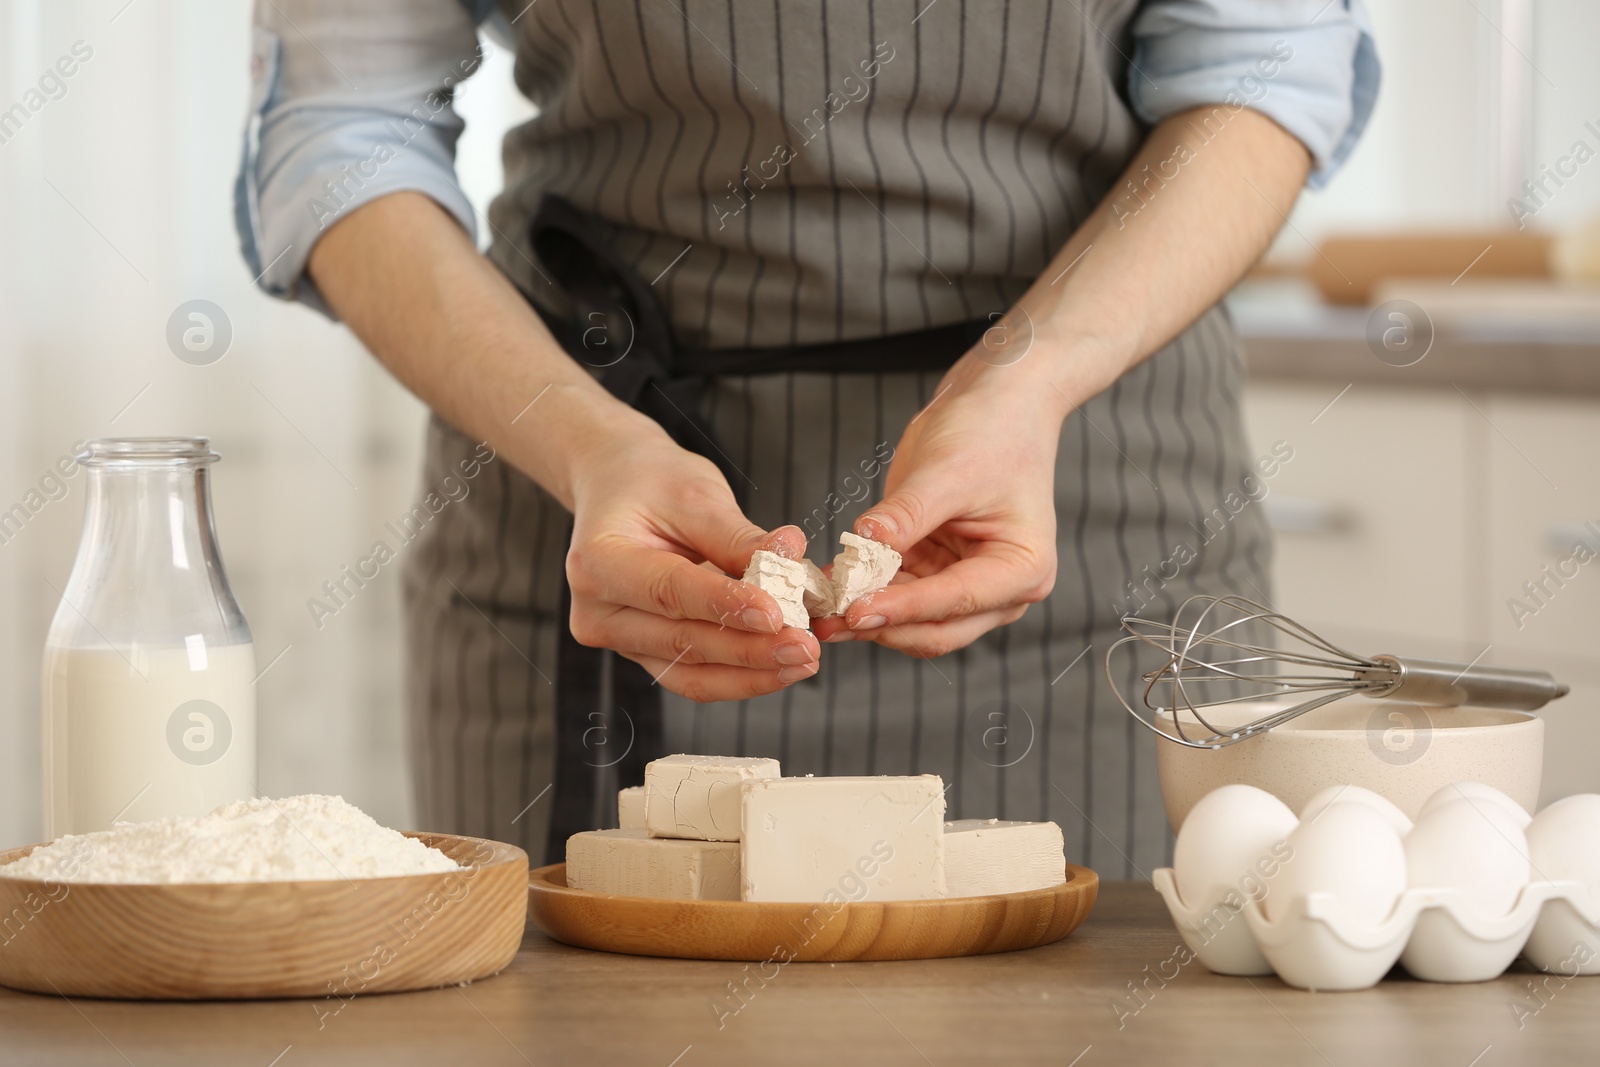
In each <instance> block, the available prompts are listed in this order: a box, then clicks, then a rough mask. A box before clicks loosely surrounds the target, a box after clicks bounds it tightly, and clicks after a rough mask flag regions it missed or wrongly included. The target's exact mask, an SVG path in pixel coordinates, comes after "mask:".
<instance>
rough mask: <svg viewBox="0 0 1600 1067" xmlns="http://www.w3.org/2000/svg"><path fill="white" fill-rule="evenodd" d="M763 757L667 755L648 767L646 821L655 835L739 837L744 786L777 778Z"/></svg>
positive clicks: (715, 838) (774, 762) (774, 767)
mask: <svg viewBox="0 0 1600 1067" xmlns="http://www.w3.org/2000/svg"><path fill="white" fill-rule="evenodd" d="M780 773H782V772H781V771H780V770H779V769H778V761H777V760H775V759H766V758H763V757H759V756H685V755H677V756H663V757H662V758H661V759H658V760H651V761H650V763H648V764H647V765H646V766H645V769H644V825H645V829H647V830H649V831H650V834H651V836H652V837H681V838H687V839H690V840H695V841H737V840H739V786H740V783H742V782H747V781H751V780H752V779H757V778H776V777H777V776H778V775H779V774H780Z"/></svg>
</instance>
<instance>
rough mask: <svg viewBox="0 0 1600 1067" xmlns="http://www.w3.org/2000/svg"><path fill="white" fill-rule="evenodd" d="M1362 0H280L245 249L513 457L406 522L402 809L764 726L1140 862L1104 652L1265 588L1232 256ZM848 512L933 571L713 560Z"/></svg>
mask: <svg viewBox="0 0 1600 1067" xmlns="http://www.w3.org/2000/svg"><path fill="white" fill-rule="evenodd" d="M480 22H482V23H484V24H485V25H486V27H487V29H488V31H489V33H490V37H491V40H494V41H499V42H501V44H500V46H501V47H509V48H514V49H515V50H516V56H517V65H516V71H517V82H518V86H519V88H520V89H521V90H522V91H523V92H524V93H526V94H527V95H528V96H529V98H530V99H532V100H533V101H534V102H535V103H536V104H537V105H538V106H539V109H540V111H539V115H538V117H537V118H535V119H533V120H532V121H530V122H528V123H527V124H525V125H523V126H521V127H519V128H518V129H516V130H513V131H512V132H511V133H510V134H509V135H508V136H507V138H506V144H505V161H506V171H507V181H506V189H505V192H504V193H503V194H502V195H501V196H500V197H499V198H498V199H497V200H496V201H495V204H494V206H493V208H492V210H491V212H490V215H489V218H488V219H487V220H483V221H486V223H487V225H488V226H489V227H491V231H492V233H493V239H492V243H491V246H490V250H489V253H488V255H487V257H483V256H480V255H479V254H478V253H477V252H476V251H475V249H474V246H473V241H472V236H471V235H472V234H473V233H474V232H475V229H476V226H477V224H478V222H479V220H477V219H475V218H474V217H473V212H472V209H471V208H470V206H469V205H468V203H467V201H466V199H465V197H464V196H463V195H462V194H461V192H460V190H459V189H458V188H457V187H456V185H455V183H454V180H453V174H452V170H451V160H452V153H453V146H454V142H455V138H456V136H457V135H458V133H459V131H460V128H461V126H460V122H459V120H458V119H457V118H456V117H455V115H454V113H453V112H452V110H451V109H450V106H449V103H450V99H449V92H450V89H451V88H452V87H453V86H454V85H455V84H457V83H458V82H459V81H460V80H461V79H462V78H464V77H467V76H469V75H471V73H472V72H473V71H474V70H475V69H476V67H477V65H478V63H479V61H480V59H481V56H482V54H483V52H482V49H483V48H485V47H489V46H488V45H482V46H481V45H479V43H478V41H477V39H476V36H475V33H474V29H475V26H476V25H477V24H478V23H480ZM1364 26H1365V17H1364V13H1363V12H1362V10H1361V8H1360V4H1359V2H1358V0H1332V2H1329V3H1326V4H1325V5H1324V4H1322V3H1320V2H1309V3H1303V4H1302V3H1289V2H1284V3H1275V4H1259V3H1252V2H1247V0H1236V2H1228V0H1211V2H1204V0H1150V2H1147V3H1142V4H1141V3H1136V2H1134V0H1107V2H1103V3H1100V4H1098V5H1080V4H1078V3H1076V2H1073V0H1068V2H1066V3H1038V4H1014V3H1006V2H1003V0H999V2H982V0H934V2H933V3H927V2H926V0H872V2H869V3H853V4H846V3H840V2H837V0H834V2H829V0H810V2H790V0H783V2H776V0H775V2H773V3H770V4H746V3H741V4H734V3H732V2H727V0H719V2H710V0H696V2H693V3H687V4H686V3H681V2H678V3H675V2H673V0H660V2H657V0H600V2H597V3H592V4H583V3H578V2H577V0H540V2H539V3H537V4H527V5H526V6H524V4H523V0H511V2H508V3H506V4H505V5H504V6H503V7H500V8H496V7H495V5H494V4H492V3H467V2H464V0H406V2H404V3H400V4H396V3H383V4H378V3H376V2H374V0H343V2H339V3H326V2H323V3H313V2H312V0H275V2H273V3H267V4H262V5H261V6H260V8H259V10H258V12H257V27H258V28H257V33H256V41H255V60H256V68H255V91H256V99H255V111H256V120H255V121H253V122H252V124H251V129H250V131H249V134H248V136H247V144H246V155H245V160H244V166H243V169H242V174H241V182H240V197H239V204H240V225H241V232H242V234H243V237H244V243H245V249H246V256H247V258H248V259H249V260H250V263H251V265H252V269H254V270H256V271H259V272H261V275H262V285H263V286H264V287H265V288H266V289H267V290H268V291H269V292H272V293H275V294H278V295H283V296H292V297H297V298H299V299H302V300H305V301H307V302H308V303H311V304H313V306H318V307H321V308H323V309H324V310H329V311H331V312H333V313H335V314H337V315H338V316H339V317H340V318H342V319H343V320H344V321H345V322H347V323H348V324H349V325H350V326H351V328H352V329H354V330H355V331H356V333H357V334H358V335H359V336H360V337H361V338H362V340H363V341H364V342H365V343H366V344H367V346H368V347H369V348H370V349H371V350H372V352H373V353H374V354H375V355H376V356H377V357H378V358H379V359H380V360H381V361H383V363H384V364H385V365H386V366H387V367H388V368H389V369H390V370H391V371H393V372H394V373H395V374H396V376H397V377H399V378H400V380H401V381H403V382H404V383H405V384H406V385H407V386H409V387H410V388H411V389H412V390H413V391H415V392H416V393H417V395H418V396H420V397H422V398H423V399H424V400H425V401H426V402H427V403H428V404H429V405H430V406H431V407H432V408H433V410H434V411H435V412H436V417H435V418H434V420H433V423H432V426H431V428H430V431H429V438H428V446H427V447H428V460H427V472H426V474H425V480H426V482H427V483H428V484H430V485H433V484H437V483H438V481H439V480H440V479H441V478H443V477H444V476H445V475H446V474H449V473H451V472H453V471H455V470H458V469H460V465H461V464H462V463H466V462H471V461H472V460H473V459H474V458H475V457H477V458H481V457H482V456H483V455H485V454H488V452H490V451H492V453H493V454H494V455H495V456H496V459H495V460H494V461H493V462H490V463H489V464H488V465H487V467H486V474H487V476H485V475H480V476H479V478H478V479H477V481H476V483H475V487H474V491H473V492H472V494H471V495H470V496H469V497H467V498H466V500H464V501H463V502H462V503H461V504H460V505H457V506H453V507H452V508H449V509H446V510H445V511H444V512H442V513H441V514H440V516H439V517H438V518H437V519H435V520H433V521H432V522H431V523H430V524H429V525H428V526H427V527H426V529H425V530H424V532H423V534H422V536H421V537H420V538H419V540H418V541H417V542H416V544H415V545H413V546H412V550H411V553H410V556H409V559H408V564H407V565H408V572H407V573H408V577H407V612H408V634H409V640H410V645H409V663H410V671H411V677H410V679H409V694H410V715H411V722H412V740H413V757H414V761H415V768H416V778H417V785H418V791H419V794H420V795H419V803H420V806H421V816H422V822H423V823H424V824H426V825H429V826H435V827H439V828H441V829H451V830H457V831H462V832H467V833H473V834H481V835H485V836H490V837H497V838H512V839H517V840H520V841H522V842H523V843H524V844H525V845H526V846H527V847H528V848H529V850H530V852H532V853H534V854H535V855H540V854H549V855H552V856H559V854H560V848H561V844H562V842H563V840H564V835H565V834H566V833H567V832H570V831H571V830H574V829H579V828H584V827H589V826H594V825H601V824H603V823H604V822H605V820H607V819H608V818H610V817H612V816H611V810H610V807H609V805H608V801H607V797H608V796H610V795H611V790H613V789H614V788H615V787H616V786H617V785H618V784H628V783H629V781H630V780H632V779H636V777H637V774H638V773H639V768H640V767H641V766H642V761H643V760H644V759H648V758H650V757H652V756H653V755H656V754H659V753H660V752H665V751H685V750H687V751H703V752H716V753H726V754H736V753H749V754H762V755H772V756H777V757H779V758H780V759H782V760H783V762H784V768H785V772H786V773H791V774H800V773H808V772H814V773H819V774H824V773H826V774H851V773H859V774H867V773H909V772H936V773H939V774H941V775H943V776H944V778H945V780H946V782H947V784H948V785H949V787H950V788H949V793H948V799H949V810H950V811H951V813H952V815H951V817H953V818H954V817H989V816H1002V817H1006V818H1021V819H1039V818H1050V819H1054V820H1056V821H1058V822H1060V823H1061V824H1062V826H1063V828H1064V830H1065V832H1066V835H1067V841H1068V842H1069V844H1068V849H1069V853H1070V854H1071V856H1072V858H1073V859H1074V860H1075V861H1079V862H1087V863H1089V864H1090V865H1092V866H1094V867H1096V868H1097V869H1099V870H1100V871H1101V872H1102V873H1103V874H1105V875H1107V876H1110V877H1118V876H1128V875H1131V874H1132V873H1134V872H1136V871H1138V872H1145V871H1148V870H1149V869H1150V867H1151V866H1152V865H1154V864H1157V863H1160V862H1161V861H1162V859H1163V858H1164V856H1165V853H1166V850H1167V846H1168V837H1167V831H1166V826H1165V821H1164V818H1163V816H1162V813H1161V806H1160V803H1159V795H1158V790H1157V786H1156V781H1155V770H1154V758H1153V757H1154V750H1153V745H1152V742H1151V741H1150V740H1149V739H1148V738H1146V737H1145V736H1143V735H1142V734H1140V733H1139V732H1138V731H1137V730H1136V728H1135V724H1133V723H1132V721H1131V720H1130V719H1129V718H1128V717H1127V716H1126V714H1125V713H1124V712H1123V711H1122V709H1121V708H1120V707H1119V706H1118V705H1117V704H1116V702H1115V700H1114V698H1112V696H1111V695H1110V693H1109V691H1108V686H1107V683H1106V679H1105V677H1104V675H1103V674H1102V673H1101V657H1102V656H1103V654H1104V651H1105V649H1106V648H1107V646H1108V644H1109V643H1110V641H1112V640H1114V638H1115V636H1116V633H1117V630H1118V620H1119V618H1120V616H1121V615H1123V614H1124V613H1127V612H1129V611H1132V610H1134V609H1139V610H1141V611H1144V612H1147V613H1154V614H1162V613H1168V612H1170V611H1171V610H1172V609H1173V607H1174V606H1175V604H1176V603H1177V602H1178V601H1180V600H1181V599H1182V598H1183V597H1184V596H1186V595H1189V594H1190V593H1192V592H1195V591H1212V592H1215V591H1229V592H1241V593H1245V594H1247V595H1256V596H1258V597H1265V596H1267V595H1268V592H1267V585H1268V579H1267V567H1268V563H1269V551H1270V550H1269V542H1268V537H1267V532H1266V529H1265V526H1264V522H1263V519H1262V516H1261V513H1260V509H1259V508H1254V509H1252V508H1248V507H1246V508H1241V509H1235V508H1233V507H1232V506H1231V505H1230V506H1227V507H1224V506H1223V502H1224V501H1225V500H1238V499H1241V497H1240V493H1244V494H1246V496H1247V497H1248V498H1254V497H1255V496H1256V495H1258V494H1257V492H1253V491H1252V486H1255V485H1257V484H1258V483H1257V479H1258V478H1259V477H1261V476H1263V475H1265V473H1266V472H1267V470H1268V466H1269V465H1271V464H1273V463H1274V462H1279V463H1281V462H1282V461H1283V459H1284V449H1292V446H1290V445H1284V446H1280V450H1279V454H1278V455H1277V456H1276V457H1274V456H1273V455H1272V453H1271V451H1270V449H1267V448H1264V449H1262V452H1263V453H1264V454H1263V455H1262V456H1259V457H1258V456H1257V454H1256V453H1255V452H1253V451H1252V450H1251V449H1250V447H1248V446H1247V444H1246V442H1245V440H1244V435H1243V433H1242V430H1241V425H1240V418H1239V408H1238V397H1239V389H1240V382H1241V376H1242V375H1241V365H1240V359H1239V351H1238V342H1237V339H1236V337H1235V335H1234V332H1233V329H1232V326H1231V324H1230V322H1229V319H1228V316H1227V314H1226V312H1225V311H1224V310H1222V308H1221V307H1220V306H1219V305H1218V304H1217V301H1218V300H1219V299H1220V298H1221V297H1222V295H1223V294H1224V293H1225V292H1226V291H1227V289H1228V288H1229V287H1230V286H1231V285H1232V284H1233V283H1234V282H1235V281H1236V280H1237V279H1238V278H1239V276H1240V275H1241V274H1242V273H1243V272H1244V271H1245V270H1246V269H1247V268H1248V267H1249V265H1250V264H1251V263H1252V262H1253V261H1254V260H1255V259H1256V258H1257V257H1258V256H1259V255H1260V254H1261V253H1262V252H1263V250H1264V249H1265V248H1266V247H1267V245H1268V243H1269V242H1270V240H1271V239H1272V237H1273V235H1274V234H1275V233H1276V232H1277V230H1278V229H1279V227H1280V226H1281V225H1282V223H1283V221H1284V219H1285V216H1286V215H1287V212H1288V211H1289V210H1290V208H1291V206H1292V205H1293V202H1294V200H1295V197H1296V196H1297V194H1298V192H1299V190H1300V188H1301V186H1302V185H1303V184H1304V183H1305V182H1306V180H1307V176H1308V174H1309V175H1310V176H1311V180H1312V181H1313V183H1316V182H1320V181H1322V180H1325V179H1326V177H1327V176H1328V175H1329V174H1330V173H1331V172H1332V171H1333V170H1334V169H1335V168H1336V167H1337V166H1338V165H1339V163H1340V162H1342V160H1343V159H1344V158H1345V157H1346V156H1347V155H1348V153H1349V151H1350V150H1351V148H1352V146H1353V144H1354V142H1355V140H1356V138H1357V136H1358V134H1359V132H1360V130H1361V128H1362V127H1363V125H1364V124H1365V121H1366V118H1367V116H1368V114H1369V113H1370V109H1371V105H1372V101H1373V97H1374V94H1375V92H1376V84H1377V62H1376V58H1375V54H1374V52H1373V48H1372V43H1371V39H1370V35H1369V34H1368V33H1367V31H1366V30H1365V29H1364ZM274 257H277V258H274ZM563 346H564V348H563ZM1287 454H1288V455H1292V451H1289V452H1288V453H1287ZM1272 469H1276V468H1275V466H1274V467H1273V468H1272ZM851 530H853V531H855V532H857V533H860V534H862V535H864V536H868V537H872V538H874V539H876V540H880V541H883V542H885V543H887V544H889V545H891V546H892V547H894V548H895V549H897V550H899V551H900V552H902V553H903V554H904V555H905V560H906V565H905V574H906V577H905V578H904V579H902V580H900V581H898V582H897V583H896V584H895V585H893V586H892V587H890V588H889V589H887V590H885V591H883V592H882V593H880V594H878V595H876V596H874V597H871V598H869V599H867V600H866V601H864V602H863V603H861V604H858V605H856V606H853V607H852V608H851V610H850V611H849V612H848V613H847V614H846V615H845V616H843V617H841V618H834V619H824V620H817V621H815V623H814V631H815V633H814V634H812V633H808V632H806V631H805V630H800V629H796V628H781V616H780V615H779V613H778V610H777V605H776V604H775V603H774V602H772V600H771V598H770V597H768V596H766V595H765V594H763V593H761V592H759V591H757V590H754V589H753V588H751V587H749V586H745V585H742V584H741V583H738V582H736V581H734V580H733V579H732V578H730V577H729V575H735V576H736V575H738V574H740V573H741V572H742V571H743V569H744V567H745V565H746V563H747V562H748V560H749V558H750V555H751V553H752V552H753V551H754V550H755V549H756V548H758V547H771V548H776V549H778V550H780V551H783V552H785V553H788V554H791V555H799V554H801V553H808V554H809V555H810V556H811V557H812V558H813V559H815V560H816V561H818V562H820V563H826V562H827V561H828V560H829V559H831V557H832V555H833V553H834V552H835V551H836V550H837V546H838V535H839V533H840V532H842V531H851ZM564 579H565V580H564ZM823 645H826V646H827V647H826V648H824V647H823ZM1129 681H1131V678H1130V679H1129ZM1124 684H1127V682H1126V681H1125V683H1124ZM663 691H665V692H664V693H663ZM663 696H664V700H663V699H662V698H663ZM685 698H687V699H685ZM663 705H664V707H663ZM558 708H559V714H558V710H557V709H558ZM657 708H661V709H662V710H661V711H659V712H657V710H656V709H657Z"/></svg>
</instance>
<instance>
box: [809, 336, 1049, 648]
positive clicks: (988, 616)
mask: <svg viewBox="0 0 1600 1067" xmlns="http://www.w3.org/2000/svg"><path fill="white" fill-rule="evenodd" d="M999 351H1002V349H998V348H996V347H995V346H994V345H993V343H992V342H991V345H990V346H989V347H985V346H983V345H980V346H978V347H977V348H974V349H973V350H972V351H971V352H969V353H968V354H967V355H966V356H965V357H963V359H962V360H961V361H960V362H958V363H957V364H956V365H955V366H954V367H952V368H951V369H950V371H949V373H947V374H946V375H945V377H944V379H943V380H942V381H941V382H940V384H939V389H938V391H937V392H935V394H934V399H933V401H932V402H931V403H930V404H929V405H928V406H927V407H926V408H924V409H923V410H922V411H921V412H920V413H919V414H918V415H917V416H916V417H915V418H913V419H912V420H911V422H910V424H909V425H908V426H907V427H906V430H905V434H904V435H903V436H902V437H901V439H900V444H899V447H898V448H897V450H896V451H895V457H894V461H893V462H892V463H891V464H890V467H889V474H888V478H887V480H886V482H885V496H884V499H883V501H882V502H881V503H879V504H878V505H876V506H875V507H873V508H872V509H871V510H870V511H868V512H867V513H866V514H864V515H863V516H861V518H859V519H858V520H856V524H855V532H856V533H858V534H860V535H861V536H863V537H870V538H872V539H873V540H875V541H881V542H883V543H885V544H887V545H889V546H890V547H892V548H894V549H896V550H897V551H899V552H900V554H901V555H902V556H903V557H904V558H905V559H904V563H903V564H902V566H901V570H900V574H899V575H897V576H896V577H895V581H894V583H893V584H891V585H890V586H889V588H887V589H884V590H883V591H881V592H878V593H874V594H871V595H869V596H866V597H862V598H861V599H860V600H858V601H856V602H855V603H854V604H852V605H851V606H850V610H849V611H848V612H846V613H845V614H844V615H843V616H840V617H835V618H828V619H819V620H817V622H816V624H815V625H816V631H817V636H819V637H821V638H822V639H823V640H824V641H848V640H869V641H876V642H878V643H879V644H882V645H886V646H888V647H889V648H893V649H896V650H898V651H901V652H905V653H907V654H908V655H912V656H919V657H930V656H942V655H944V654H945V653H947V652H952V651H954V650H956V649H958V648H962V647H964V646H966V645H968V644H970V643H972V642H973V641H975V640H977V639H978V638H979V637H981V636H982V635H984V634H986V633H988V632H989V631H990V630H992V629H994V628H995V627H997V626H1003V625H1005V624H1006V623H1009V622H1014V621H1016V620H1017V619H1018V618H1020V617H1021V616H1022V613H1023V612H1024V611H1026V610H1027V607H1028V605H1029V604H1032V603H1035V602H1036V601H1039V600H1042V599H1044V597H1045V596H1046V595H1048V594H1049V592H1050V589H1051V586H1052V585H1054V583H1055V574H1056V513H1055V460H1056V445H1057V441H1058V440H1059V437H1060V433H1061V421H1062V418H1063V417H1064V407H1065V402H1064V399H1063V397H1062V396H1060V395H1059V394H1058V393H1056V392H1055V391H1054V390H1053V389H1052V388H1051V387H1050V385H1049V383H1048V382H1047V381H1042V380H1041V381H1036V382H1032V383H1031V384H1030V383H1029V381H1028V378H1030V377H1032V368H1030V369H1029V370H1027V371H1024V370H1023V363H1022V362H1020V361H1019V362H1018V363H1016V364H1015V365H997V364H1000V363H1001V362H1002V361H1001V359H1000V358H999V356H998V355H997V352H999ZM1031 355H1032V358H1034V359H1035V360H1040V359H1042V357H1041V356H1040V355H1039V354H1031Z"/></svg>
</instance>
